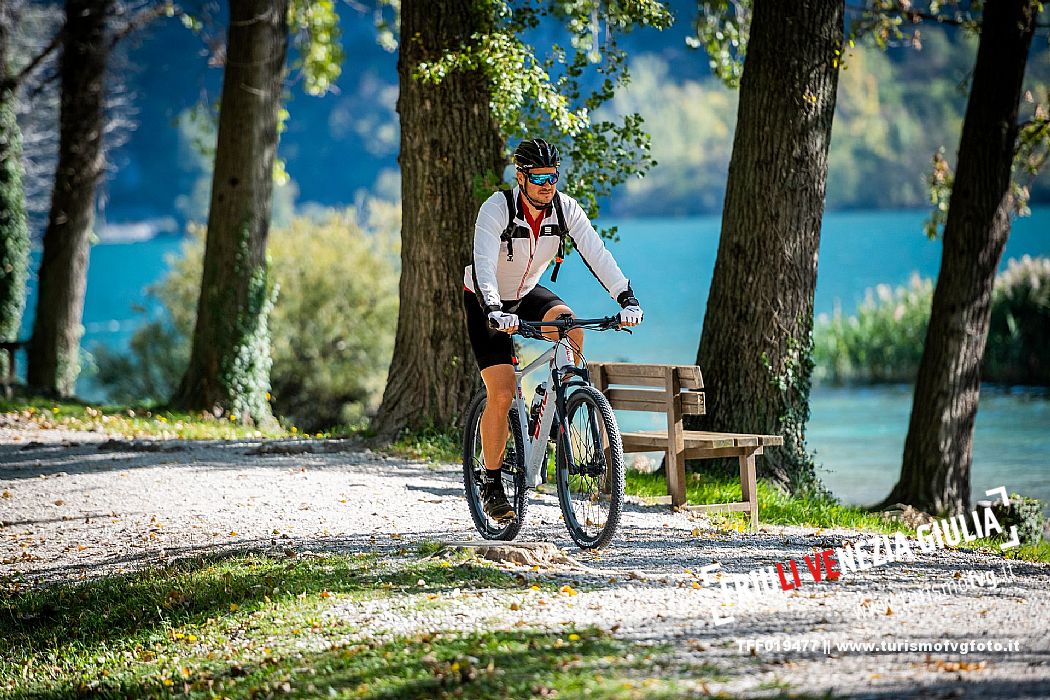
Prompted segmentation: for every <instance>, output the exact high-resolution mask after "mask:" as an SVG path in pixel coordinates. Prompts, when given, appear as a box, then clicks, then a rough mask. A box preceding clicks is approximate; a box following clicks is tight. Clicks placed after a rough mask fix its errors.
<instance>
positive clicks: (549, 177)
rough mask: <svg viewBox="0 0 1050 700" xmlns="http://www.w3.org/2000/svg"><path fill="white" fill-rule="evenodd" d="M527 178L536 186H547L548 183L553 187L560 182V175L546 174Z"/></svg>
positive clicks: (530, 175)
mask: <svg viewBox="0 0 1050 700" xmlns="http://www.w3.org/2000/svg"><path fill="white" fill-rule="evenodd" d="M526 177H528V178H529V182H531V183H532V184H534V185H546V184H547V183H550V184H552V185H553V184H555V183H557V182H558V173H544V174H543V175H532V174H529V175H527V176H526Z"/></svg>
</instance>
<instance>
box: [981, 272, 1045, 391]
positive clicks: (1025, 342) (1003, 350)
mask: <svg viewBox="0 0 1050 700" xmlns="http://www.w3.org/2000/svg"><path fill="white" fill-rule="evenodd" d="M981 369H982V374H983V376H984V377H985V378H986V379H988V380H989V381H995V382H1003V383H1006V384H1034V385H1039V386H1050V258H1030V257H1029V256H1027V255H1026V256H1024V257H1022V258H1021V260H1020V261H1018V260H1010V261H1009V263H1007V268H1006V271H1005V272H1003V273H1002V274H1000V275H999V277H998V278H996V284H995V291H994V292H993V294H992V319H991V325H990V328H989V332H988V345H987V347H986V348H985V352H984V362H983V364H982V367H981Z"/></svg>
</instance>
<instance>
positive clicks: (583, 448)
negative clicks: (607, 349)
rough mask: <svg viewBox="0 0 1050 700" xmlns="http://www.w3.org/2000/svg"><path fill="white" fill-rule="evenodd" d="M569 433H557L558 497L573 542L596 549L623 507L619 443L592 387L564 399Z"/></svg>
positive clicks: (606, 406)
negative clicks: (558, 434)
mask: <svg viewBox="0 0 1050 700" xmlns="http://www.w3.org/2000/svg"><path fill="white" fill-rule="evenodd" d="M565 412H566V416H567V419H568V420H567V423H568V428H569V432H568V434H563V435H560V436H559V439H558V449H557V467H558V478H557V481H558V501H559V503H560V504H561V512H562V516H563V517H564V518H565V527H566V528H568V530H569V536H570V537H572V541H573V542H575V543H576V544H577V545H579V546H580V547H582V548H584V549H600V548H602V547H604V546H606V545H607V544H609V542H611V541H612V538H613V536H614V535H615V534H616V528H617V527H619V525H620V513H621V512H622V510H623V489H624V467H623V442H622V441H621V440H620V428H619V426H618V425H617V424H616V416H614V415H613V411H612V407H611V406H610V405H609V401H608V400H607V399H606V398H605V396H604V395H603V394H602V393H601V392H600V391H598V390H597V389H595V388H594V387H591V386H584V387H580V388H579V389H577V390H576V391H575V392H573V394H572V395H571V396H570V397H569V398H568V400H567V401H566V402H565Z"/></svg>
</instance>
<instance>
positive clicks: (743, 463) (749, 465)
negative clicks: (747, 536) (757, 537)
mask: <svg viewBox="0 0 1050 700" xmlns="http://www.w3.org/2000/svg"><path fill="white" fill-rule="evenodd" d="M738 459H739V460H740V490H741V492H742V495H743V498H742V499H741V500H743V501H747V502H748V503H749V504H750V505H751V509H750V513H751V532H758V481H757V477H756V476H755V453H754V452H748V453H747V454H743V455H740V457H739V458H738Z"/></svg>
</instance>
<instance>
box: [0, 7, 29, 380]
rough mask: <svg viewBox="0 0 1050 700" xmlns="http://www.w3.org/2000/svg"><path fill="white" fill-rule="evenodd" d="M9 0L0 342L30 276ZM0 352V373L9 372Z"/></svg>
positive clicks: (3, 10) (2, 11)
mask: <svg viewBox="0 0 1050 700" xmlns="http://www.w3.org/2000/svg"><path fill="white" fill-rule="evenodd" d="M10 10H11V8H10V0H0V341H13V340H17V339H18V331H19V328H20V327H21V324H22V312H23V311H24V310H25V302H26V281H27V280H28V278H29V226H28V224H27V222H26V200H25V191H24V190H23V188H22V133H21V131H20V130H19V128H18V121H17V119H16V118H15V113H16V103H15V101H16V100H17V99H18V98H17V95H16V88H15V86H14V85H13V83H11V82H10V81H9V80H8V78H9V77H10V75H9V69H8V60H9V55H8V54H9V51H8V45H9V44H8V42H9V40H10V35H9V33H8V32H9V29H10V27H11V12H10ZM7 362H8V356H7V354H6V353H0V376H2V377H6V376H7V372H8V365H7Z"/></svg>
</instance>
